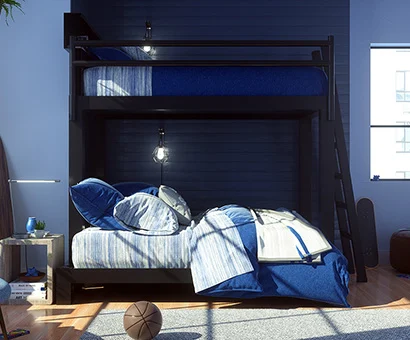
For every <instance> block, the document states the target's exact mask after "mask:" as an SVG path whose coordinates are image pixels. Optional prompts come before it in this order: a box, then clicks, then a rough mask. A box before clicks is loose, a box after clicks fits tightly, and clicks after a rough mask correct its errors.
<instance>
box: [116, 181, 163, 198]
mask: <svg viewBox="0 0 410 340" xmlns="http://www.w3.org/2000/svg"><path fill="white" fill-rule="evenodd" d="M112 186H113V187H114V188H115V189H117V190H118V191H119V192H121V194H123V195H124V196H131V195H134V194H136V193H137V192H145V193H147V194H151V195H154V196H158V188H157V187H155V186H153V185H152V184H149V183H144V182H121V183H116V184H113V185H112Z"/></svg>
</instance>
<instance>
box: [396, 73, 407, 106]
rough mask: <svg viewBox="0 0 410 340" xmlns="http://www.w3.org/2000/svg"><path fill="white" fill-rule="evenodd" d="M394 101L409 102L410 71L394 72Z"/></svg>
mask: <svg viewBox="0 0 410 340" xmlns="http://www.w3.org/2000/svg"><path fill="white" fill-rule="evenodd" d="M396 101H397V102H410V71H396Z"/></svg>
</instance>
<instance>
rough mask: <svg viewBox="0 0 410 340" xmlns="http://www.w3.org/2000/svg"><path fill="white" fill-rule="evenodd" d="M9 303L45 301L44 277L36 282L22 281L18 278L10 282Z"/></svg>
mask: <svg viewBox="0 0 410 340" xmlns="http://www.w3.org/2000/svg"><path fill="white" fill-rule="evenodd" d="M10 287H11V295H10V299H9V303H10V304H13V303H18V302H23V301H27V302H34V301H39V300H40V301H43V300H44V301H45V300H46V299H47V283H46V277H44V278H43V279H41V280H40V281H38V282H24V281H21V280H19V279H17V280H14V281H12V282H10Z"/></svg>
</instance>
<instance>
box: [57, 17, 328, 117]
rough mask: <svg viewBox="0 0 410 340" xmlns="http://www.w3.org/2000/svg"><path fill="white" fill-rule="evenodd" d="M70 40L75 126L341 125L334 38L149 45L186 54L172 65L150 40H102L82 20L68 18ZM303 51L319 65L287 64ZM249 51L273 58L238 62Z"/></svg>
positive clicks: (66, 41)
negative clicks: (314, 121) (201, 122)
mask: <svg viewBox="0 0 410 340" xmlns="http://www.w3.org/2000/svg"><path fill="white" fill-rule="evenodd" d="M64 34H65V37H64V47H65V48H66V49H67V50H68V52H69V54H70V104H71V108H70V120H76V118H77V117H78V115H81V114H82V112H83V111H85V110H86V111H89V110H93V111H98V112H99V113H101V114H105V115H109V116H110V117H111V118H112V117H114V118H115V117H119V118H124V117H126V118H132V117H135V118H182V119H186V118H188V119H189V118H213V119H215V118H216V119H218V118H222V119H230V118H235V119H240V118H245V119H246V118H252V119H261V118H269V119H272V118H273V119H277V118H279V119H299V118H301V117H305V116H306V115H311V114H312V113H316V112H319V114H320V115H323V116H324V117H325V118H326V119H327V120H334V116H335V58H334V38H333V36H328V37H327V39H324V40H180V41H178V40H149V45H150V46H151V47H152V48H160V49H168V48H170V49H173V50H174V51H175V50H180V51H181V54H182V58H181V57H176V58H172V59H169V58H167V59H164V58H161V57H151V56H150V55H148V54H146V53H145V52H144V51H143V49H142V47H143V46H145V45H147V40H118V41H107V40H102V39H100V38H99V36H98V34H97V33H96V32H94V31H93V30H92V29H91V28H90V27H89V26H88V25H87V23H86V21H85V19H84V18H83V17H82V16H81V15H80V14H76V13H65V33H64ZM295 48H296V49H297V48H304V49H306V48H307V49H310V50H311V52H312V54H315V55H316V58H312V59H309V60H306V59H305V60H300V58H299V55H298V54H297V53H293V54H292V53H290V54H289V53H288V54H287V55H286V56H285V57H284V53H281V52H280V51H283V50H284V49H286V51H291V50H292V49H295ZM184 49H191V50H192V49H195V50H198V51H209V49H212V51H213V56H212V57H209V54H207V53H204V54H203V55H204V56H203V57H202V56H201V52H198V53H196V55H199V57H198V58H195V59H186V57H185V56H184V55H183V51H184ZM244 49H246V50H247V51H259V50H262V49H266V51H268V52H267V53H263V55H264V57H263V58H260V57H259V58H258V57H256V58H255V57H251V58H246V59H244V58H238V57H237V56H238V54H239V53H236V52H235V51H239V50H242V51H243V50H244ZM227 50H229V51H232V52H233V53H231V54H229V55H228V54H227V53H226V51H227ZM271 52H272V53H271ZM269 53H271V54H269ZM256 54H258V53H256ZM278 55H281V56H280V57H279V58H278ZM289 55H290V57H289ZM292 56H293V57H292ZM318 56H319V57H318Z"/></svg>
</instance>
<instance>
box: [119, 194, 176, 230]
mask: <svg viewBox="0 0 410 340" xmlns="http://www.w3.org/2000/svg"><path fill="white" fill-rule="evenodd" d="M113 215H114V217H115V219H116V220H117V221H118V223H120V224H121V225H122V226H124V227H125V228H127V229H128V230H130V231H133V232H135V233H137V234H142V235H171V234H173V233H174V232H176V231H177V230H178V229H179V224H178V218H177V216H176V214H175V212H174V211H173V210H172V209H171V208H170V207H169V206H168V205H167V204H166V203H164V202H163V201H162V200H161V199H159V198H158V197H156V196H153V195H150V194H146V193H143V192H137V193H135V194H134V195H131V196H129V197H126V198H124V199H123V200H122V201H120V202H118V203H117V205H116V206H115V207H114V214H113Z"/></svg>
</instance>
